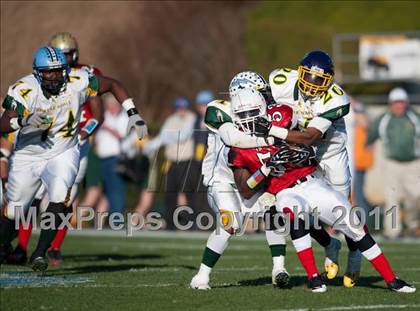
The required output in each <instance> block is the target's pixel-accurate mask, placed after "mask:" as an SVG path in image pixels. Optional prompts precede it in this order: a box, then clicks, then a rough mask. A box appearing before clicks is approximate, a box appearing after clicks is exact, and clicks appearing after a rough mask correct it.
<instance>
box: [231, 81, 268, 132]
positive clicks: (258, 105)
mask: <svg viewBox="0 0 420 311" xmlns="http://www.w3.org/2000/svg"><path fill="white" fill-rule="evenodd" d="M266 107H267V104H266V102H265V99H264V96H262V94H261V93H260V92H258V91H257V90H255V89H241V90H238V91H237V92H236V93H235V95H233V96H232V97H231V109H232V119H233V123H234V124H235V125H236V126H237V127H238V128H239V129H240V130H242V131H243V132H245V133H247V134H251V135H252V134H255V123H254V121H255V119H256V118H258V117H263V118H266V117H267V110H266Z"/></svg>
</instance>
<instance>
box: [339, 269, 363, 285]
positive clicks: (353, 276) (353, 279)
mask: <svg viewBox="0 0 420 311" xmlns="http://www.w3.org/2000/svg"><path fill="white" fill-rule="evenodd" d="M359 277H360V272H346V274H344V276H343V285H344V286H345V287H347V288H352V287H354V286H355V285H356V283H357V281H358V280H359Z"/></svg>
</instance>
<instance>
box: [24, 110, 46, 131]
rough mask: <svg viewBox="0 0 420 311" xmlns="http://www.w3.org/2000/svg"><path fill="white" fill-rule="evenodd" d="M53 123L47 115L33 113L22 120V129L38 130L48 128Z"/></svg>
mask: <svg viewBox="0 0 420 311" xmlns="http://www.w3.org/2000/svg"><path fill="white" fill-rule="evenodd" d="M51 122H52V118H51V116H49V115H47V114H45V113H36V112H34V113H31V114H29V115H27V116H26V117H23V118H22V120H21V125H22V127H25V126H33V127H36V128H45V129H46V128H48V127H49V126H50V124H51Z"/></svg>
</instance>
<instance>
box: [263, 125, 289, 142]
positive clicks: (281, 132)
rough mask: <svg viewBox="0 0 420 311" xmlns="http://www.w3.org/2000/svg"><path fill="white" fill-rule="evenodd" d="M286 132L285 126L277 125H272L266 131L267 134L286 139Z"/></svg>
mask: <svg viewBox="0 0 420 311" xmlns="http://www.w3.org/2000/svg"><path fill="white" fill-rule="evenodd" d="M288 133H289V131H288V130H287V129H285V128H282V127H279V126H272V127H271V129H270V131H269V132H268V135H270V136H274V137H277V138H280V139H286V137H287V134H288Z"/></svg>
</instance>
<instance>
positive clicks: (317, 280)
mask: <svg viewBox="0 0 420 311" xmlns="http://www.w3.org/2000/svg"><path fill="white" fill-rule="evenodd" d="M308 286H309V288H311V290H312V292H313V293H325V292H326V291H327V285H325V283H324V280H323V279H322V277H321V276H320V275H316V276H313V277H312V278H310V279H309V285H308Z"/></svg>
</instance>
